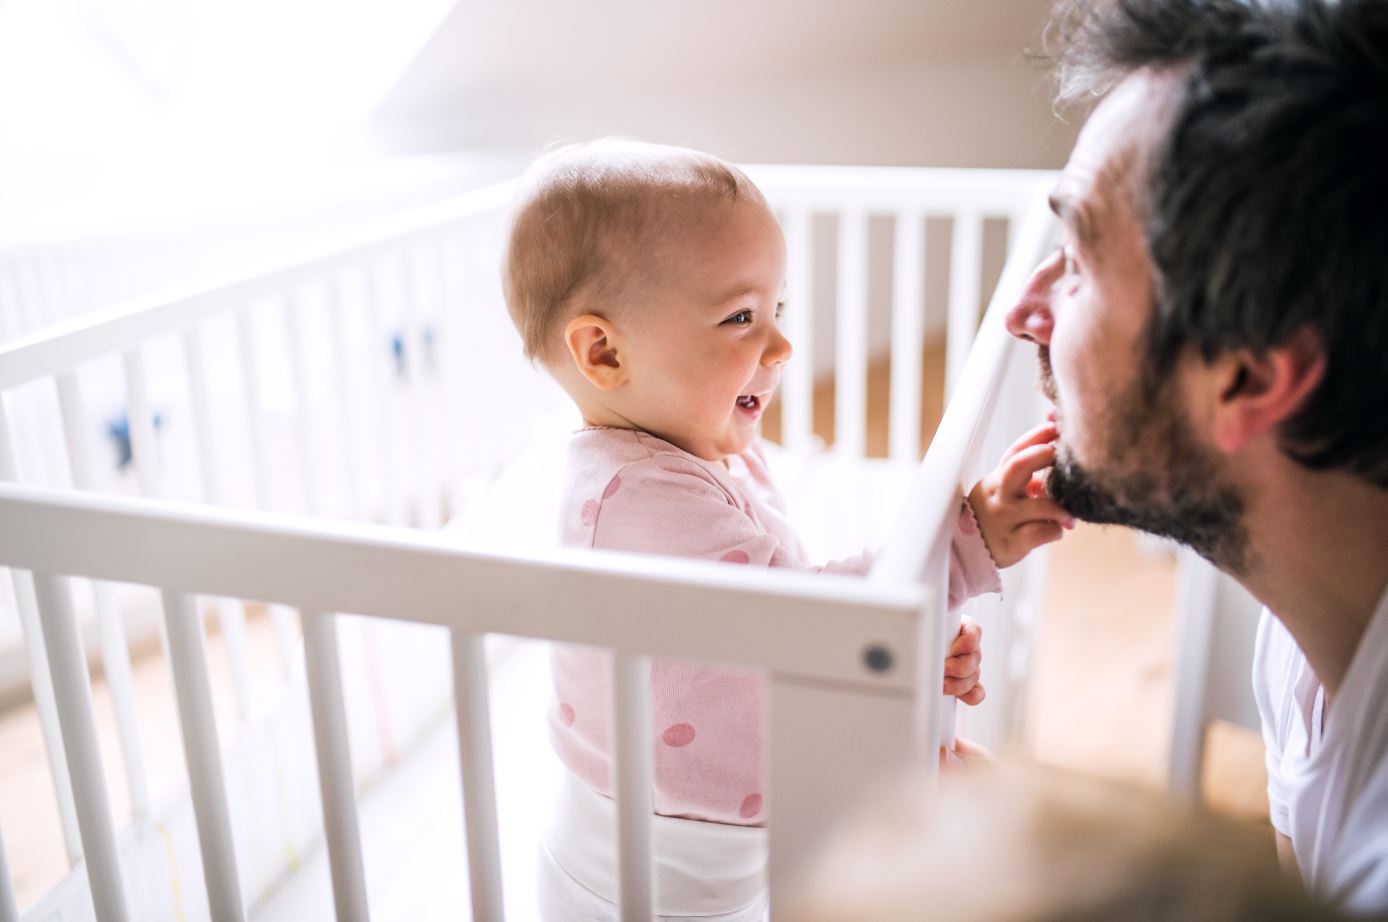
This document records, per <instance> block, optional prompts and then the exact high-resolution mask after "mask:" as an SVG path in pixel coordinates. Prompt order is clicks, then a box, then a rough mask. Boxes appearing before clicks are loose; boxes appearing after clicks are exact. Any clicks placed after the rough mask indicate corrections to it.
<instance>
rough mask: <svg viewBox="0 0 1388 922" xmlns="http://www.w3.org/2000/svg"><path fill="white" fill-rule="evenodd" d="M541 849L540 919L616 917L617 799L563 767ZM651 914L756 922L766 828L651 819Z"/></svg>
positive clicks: (763, 902)
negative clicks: (593, 787)
mask: <svg viewBox="0 0 1388 922" xmlns="http://www.w3.org/2000/svg"><path fill="white" fill-rule="evenodd" d="M563 776H564V780H563V782H562V783H561V785H560V790H559V792H558V795H557V797H556V803H555V806H554V809H553V810H552V811H551V813H550V818H551V819H550V823H549V828H548V829H547V830H546V834H545V836H544V841H543V843H542V844H541V847H540V855H539V862H540V866H539V873H538V874H537V881H538V888H539V905H540V918H541V919H543V920H544V922H608V920H612V922H616V919H617V889H618V886H617V861H616V849H615V847H614V844H615V843H614V839H615V831H616V814H617V810H616V804H615V803H613V801H612V800H610V799H609V798H607V797H603V796H602V795H601V794H598V793H597V792H595V791H593V790H592V789H590V788H589V787H588V786H587V785H586V784H584V783H583V782H581V781H579V780H578V779H577V778H575V777H574V776H573V775H571V774H570V773H568V772H564V773H563ZM651 821H652V822H651V852H652V855H651V865H652V871H653V874H654V877H655V880H654V885H655V912H656V916H655V918H656V919H658V920H661V922H681V920H701V922H762V920H764V919H765V918H766V908H767V894H766V830H765V829H762V828H758V827H749V826H730V825H724V824H722V823H705V822H700V821H698V820H684V819H677V818H675V817H669V816H653V817H651Z"/></svg>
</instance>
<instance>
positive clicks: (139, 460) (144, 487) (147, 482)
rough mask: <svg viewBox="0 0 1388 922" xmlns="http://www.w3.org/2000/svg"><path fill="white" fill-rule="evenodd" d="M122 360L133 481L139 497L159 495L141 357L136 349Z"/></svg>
mask: <svg viewBox="0 0 1388 922" xmlns="http://www.w3.org/2000/svg"><path fill="white" fill-rule="evenodd" d="M122 360H123V363H124V365H125V388H126V396H127V398H128V399H129V406H128V407H127V408H126V423H127V425H128V426H129V427H130V429H129V431H130V453H131V459H132V461H133V463H134V465H135V479H136V481H138V483H139V484H140V493H141V494H142V495H144V496H152V497H158V496H162V495H163V492H164V477H163V472H162V471H160V469H159V452H158V450H157V448H156V446H155V443H154V411H153V409H152V408H151V406H150V402H149V384H148V380H147V379H146V377H145V360H144V356H143V355H141V353H140V349H139V347H136V348H134V349H129V350H127V351H126V352H125V353H124V354H123V356H122Z"/></svg>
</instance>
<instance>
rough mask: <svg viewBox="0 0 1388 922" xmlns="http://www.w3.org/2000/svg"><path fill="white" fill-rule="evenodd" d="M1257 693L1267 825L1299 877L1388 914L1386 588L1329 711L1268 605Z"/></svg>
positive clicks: (1346, 901)
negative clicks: (1285, 841)
mask: <svg viewBox="0 0 1388 922" xmlns="http://www.w3.org/2000/svg"><path fill="white" fill-rule="evenodd" d="M1253 694H1254V697H1255V698H1256V699H1257V701H1258V712H1259V714H1260V715H1261V716H1262V722H1263V739H1264V741H1265V742H1266V743H1267V769H1268V806H1269V809H1270V811H1271V817H1272V825H1273V827H1274V828H1275V829H1276V830H1277V831H1278V832H1280V833H1282V834H1283V835H1286V836H1288V837H1289V838H1291V840H1292V847H1293V849H1294V850H1295V852H1296V860H1297V865H1298V866H1299V867H1300V869H1301V876H1302V879H1303V880H1304V881H1305V882H1306V885H1307V887H1308V888H1310V890H1311V891H1312V892H1313V893H1315V894H1316V895H1317V896H1319V897H1321V898H1322V899H1327V900H1330V901H1332V902H1334V903H1336V904H1338V905H1340V906H1341V907H1342V908H1344V909H1346V910H1349V911H1351V912H1355V913H1381V912H1388V592H1385V593H1384V595H1383V598H1382V599H1380V600H1379V603H1378V608H1377V609H1376V610H1375V611H1374V614H1373V617H1372V618H1371V619H1370V621H1369V624H1368V627H1367V628H1365V630H1364V635H1363V637H1362V638H1361V639H1360V641H1359V648H1358V649H1357V650H1356V651H1355V654H1354V660H1353V661H1352V662H1351V663H1350V666H1349V671H1348V672H1347V673H1345V681H1344V684H1343V685H1342V686H1341V688H1340V693H1339V696H1338V697H1336V698H1335V700H1334V702H1333V706H1332V707H1331V709H1330V711H1329V714H1328V715H1327V714H1326V710H1325V692H1324V690H1323V689H1322V687H1321V683H1320V681H1319V680H1317V678H1316V676H1315V673H1313V672H1312V671H1311V666H1310V664H1309V663H1308V662H1307V661H1306V657H1305V656H1304V655H1303V654H1302V652H1301V649H1300V648H1299V647H1298V646H1297V645H1296V641H1294V640H1293V639H1292V635H1291V634H1290V633H1288V631H1287V629H1286V627H1284V626H1283V625H1282V622H1281V621H1279V620H1277V618H1276V617H1274V616H1273V615H1272V613H1271V612H1269V611H1268V610H1267V609H1266V608H1265V609H1263V615H1262V620H1261V621H1260V622H1259V624H1258V642H1257V647H1256V649H1255V651H1254V655H1253Z"/></svg>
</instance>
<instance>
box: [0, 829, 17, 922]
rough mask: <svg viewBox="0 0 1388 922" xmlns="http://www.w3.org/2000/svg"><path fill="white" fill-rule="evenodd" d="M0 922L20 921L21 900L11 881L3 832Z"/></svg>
mask: <svg viewBox="0 0 1388 922" xmlns="http://www.w3.org/2000/svg"><path fill="white" fill-rule="evenodd" d="M0 833H3V830H0ZM0 922H19V901H18V900H17V899H15V895H14V885H13V883H11V881H10V864H9V862H8V861H6V860H5V837H4V835H3V834H0Z"/></svg>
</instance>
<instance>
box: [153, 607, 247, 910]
mask: <svg viewBox="0 0 1388 922" xmlns="http://www.w3.org/2000/svg"><path fill="white" fill-rule="evenodd" d="M163 598H164V625H165V628H166V632H167V636H168V642H169V664H170V665H171V666H172V668H173V679H174V691H175V693H176V695H177V698H178V723H179V727H180V728H181V729H182V731H183V733H182V735H183V754H184V758H185V759H186V760H187V763H188V782H189V786H190V787H191V788H192V793H193V815H194V817H195V818H196V819H197V826H198V844H199V845H200V846H201V847H202V866H203V873H204V876H205V877H206V880H207V901H208V905H209V906H210V908H211V910H212V918H213V920H215V922H242V920H244V919H245V917H246V911H245V908H244V907H243V906H242V904H241V879H240V877H239V876H238V874H237V871H236V848H235V844H234V843H233V841H232V837H231V816H230V813H229V811H228V808H227V792H226V779H225V778H224V777H223V775H222V755H221V744H220V743H219V742H218V740H217V719H216V714H215V713H214V712H213V710H212V685H211V682H210V681H209V679H208V675H207V655H206V652H205V650H204V649H203V636H202V617H201V616H200V614H199V612H198V610H197V607H196V605H195V604H194V602H193V597H192V596H190V595H186V594H184V593H180V592H171V591H169V590H164V592H163Z"/></svg>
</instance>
